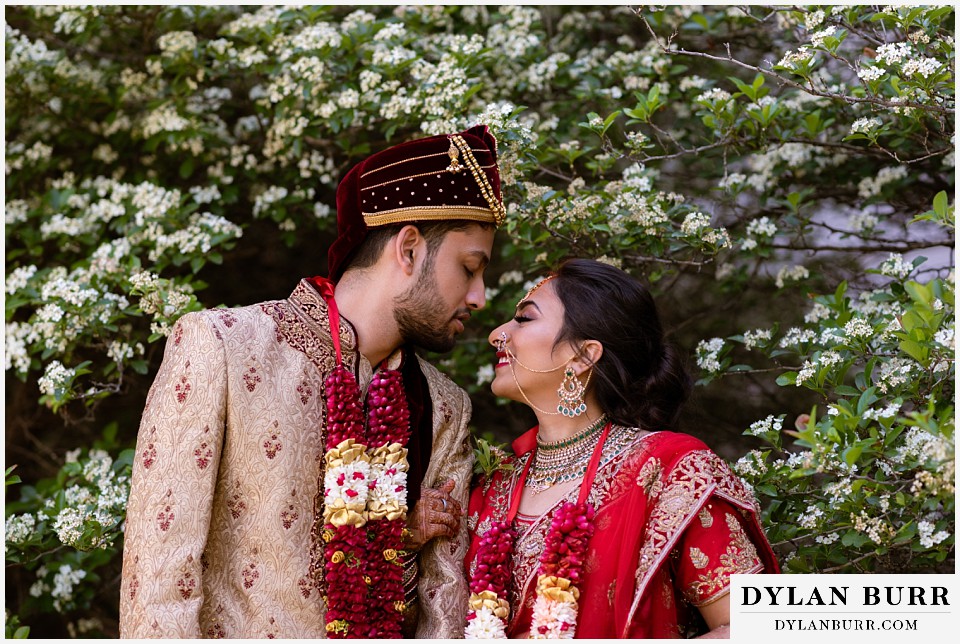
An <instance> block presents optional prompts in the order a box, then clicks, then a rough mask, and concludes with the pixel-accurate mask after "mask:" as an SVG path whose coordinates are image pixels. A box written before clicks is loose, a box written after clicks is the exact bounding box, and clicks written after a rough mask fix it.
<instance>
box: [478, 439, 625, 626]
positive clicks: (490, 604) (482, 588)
mask: <svg viewBox="0 0 960 644" xmlns="http://www.w3.org/2000/svg"><path fill="white" fill-rule="evenodd" d="M609 431H610V424H609V423H608V424H607V426H606V427H605V428H604V430H603V432H602V433H601V435H600V438H599V440H598V443H597V446H596V447H595V448H594V454H593V457H592V458H591V459H590V464H589V466H588V468H587V472H586V473H585V475H584V477H583V481H582V482H581V484H580V493H579V495H578V498H577V502H576V503H571V502H569V501H568V502H565V503H564V504H563V505H561V506H560V507H559V508H558V509H557V511H556V513H555V514H554V516H553V519H552V520H551V522H550V529H549V530H548V532H547V535H546V538H545V539H544V549H543V552H542V553H541V555H540V566H539V569H538V572H537V577H538V595H539V594H540V592H541V588H540V582H541V580H545V581H546V582H547V586H548V587H549V586H553V588H551V589H549V590H547V592H548V593H554V594H555V596H557V597H566V601H568V602H570V601H571V600H572V604H571V605H572V607H573V609H572V610H571V612H570V614H571V615H573V618H572V619H571V620H570V621H569V622H567V621H563V622H561V623H556V622H553V623H552V624H550V626H547V625H540V626H537V625H536V623H533V624H531V626H533V627H536V628H537V632H533V633H531V637H534V638H543V637H545V636H560V637H571V636H572V635H573V632H574V629H575V628H576V599H577V597H578V596H579V590H578V589H577V585H578V584H579V583H580V582H581V581H583V568H584V564H585V561H586V551H587V545H588V544H589V542H590V538H591V537H592V536H593V533H594V529H595V524H594V518H595V517H596V509H595V508H594V507H593V506H592V505H590V504H589V503H588V502H587V496H588V494H589V491H590V487H591V486H592V485H593V478H594V475H595V473H596V470H597V468H598V466H599V462H600V457H601V455H602V450H603V444H604V443H605V442H606V438H607V434H608V433H609ZM532 462H533V454H531V455H530V457H529V458H528V459H527V464H526V466H525V467H524V469H523V472H522V473H521V474H520V477H519V479H518V480H517V482H516V483H515V484H514V492H513V498H512V500H511V504H510V508H509V510H508V511H507V514H506V517H505V518H504V519H503V520H498V521H493V523H492V524H491V525H490V527H489V528H488V529H487V531H486V532H484V533H483V535H481V537H480V543H479V544H478V546H477V554H476V557H475V562H476V567H475V568H474V571H473V573H472V574H471V577H470V593H471V596H470V607H469V609H468V612H467V628H466V631H465V635H466V637H467V638H468V639H491V638H505V637H507V634H506V627H507V624H508V623H509V617H510V615H509V605H508V604H507V601H506V595H507V584H509V582H510V577H511V575H512V574H513V569H512V565H511V564H512V561H511V553H512V550H513V544H514V540H515V539H516V530H515V529H514V528H513V525H512V524H513V519H514V517H515V516H516V514H517V511H518V510H519V506H520V496H521V494H522V492H523V487H524V483H525V481H526V478H527V473H528V472H529V470H530V464H531V463H532ZM546 578H552V579H546ZM481 613H482V615H481ZM475 620H476V623H474V622H475ZM534 622H536V620H534ZM551 627H553V632H552V633H551V632H549V631H551ZM556 633H561V635H556Z"/></svg>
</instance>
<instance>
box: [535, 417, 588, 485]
mask: <svg viewBox="0 0 960 644" xmlns="http://www.w3.org/2000/svg"><path fill="white" fill-rule="evenodd" d="M606 422H607V416H606V414H603V415H601V416H600V418H599V419H597V421H596V422H594V423H591V424H590V425H588V426H587V427H585V428H584V429H582V430H581V431H579V432H577V433H576V434H575V435H573V436H571V437H569V438H566V439H563V440H560V441H555V442H549V443H548V442H543V441H541V440H540V435H539V434H538V435H537V451H536V454H535V455H534V463H533V467H532V468H531V470H530V474H529V476H528V477H527V481H526V486H527V487H528V488H530V491H531V492H533V493H534V494H539V493H541V492H543V491H545V490H547V489H549V488H550V487H552V486H554V485H556V484H558V483H565V482H567V481H572V480H574V479H578V478H580V477H582V476H583V474H584V472H586V470H587V462H588V460H589V459H590V456H591V454H593V443H592V442H591V441H590V438H592V437H593V436H594V435H595V434H596V433H597V432H599V431H600V430H601V429H603V427H604V425H606Z"/></svg>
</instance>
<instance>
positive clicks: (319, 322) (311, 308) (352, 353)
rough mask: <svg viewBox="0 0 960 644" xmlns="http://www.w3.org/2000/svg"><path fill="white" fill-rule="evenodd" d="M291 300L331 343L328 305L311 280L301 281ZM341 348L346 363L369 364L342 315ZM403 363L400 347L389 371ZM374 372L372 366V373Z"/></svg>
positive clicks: (354, 331)
mask: <svg viewBox="0 0 960 644" xmlns="http://www.w3.org/2000/svg"><path fill="white" fill-rule="evenodd" d="M289 300H290V302H291V303H292V304H293V305H294V307H296V309H298V311H299V312H300V313H301V314H302V316H303V318H304V319H305V321H306V322H307V324H308V325H309V326H310V327H311V330H312V331H313V332H314V333H316V334H317V335H318V336H319V337H320V338H322V339H323V340H324V341H330V339H331V335H330V317H329V311H328V307H327V303H326V302H325V301H324V299H323V296H322V295H321V294H320V292H319V291H318V290H317V287H316V286H314V284H313V282H312V281H311V279H310V278H304V279H302V280H300V283H299V284H297V286H296V288H295V289H293V293H291V294H290V298H289ZM340 346H341V348H342V350H343V357H344V361H345V362H348V363H352V364H354V363H355V362H356V360H357V359H358V358H359V360H360V363H361V365H363V366H366V365H367V364H368V362H367V359H366V357H365V356H362V355H360V353H359V351H357V330H356V329H355V328H354V326H353V324H352V323H351V322H350V320H348V319H347V318H345V317H343V316H342V315H341V316H340ZM402 362H403V349H402V348H401V347H398V348H397V349H396V350H395V351H394V352H393V353H392V354H390V356H389V357H388V358H387V367H388V368H389V369H399V368H400V365H401V364H402ZM372 370H373V369H372V366H371V368H370V371H372ZM364 371H366V369H364ZM364 380H365V379H364Z"/></svg>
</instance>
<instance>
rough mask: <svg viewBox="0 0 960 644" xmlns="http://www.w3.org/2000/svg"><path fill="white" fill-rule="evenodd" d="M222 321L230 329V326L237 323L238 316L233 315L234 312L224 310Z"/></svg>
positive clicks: (221, 316)
mask: <svg viewBox="0 0 960 644" xmlns="http://www.w3.org/2000/svg"><path fill="white" fill-rule="evenodd" d="M220 321H221V322H223V326H225V327H227V328H228V329H229V328H230V327H232V326H233V325H234V324H236V323H237V318H236V316H234V315H233V313H231V312H229V311H224V312H223V313H221V314H220Z"/></svg>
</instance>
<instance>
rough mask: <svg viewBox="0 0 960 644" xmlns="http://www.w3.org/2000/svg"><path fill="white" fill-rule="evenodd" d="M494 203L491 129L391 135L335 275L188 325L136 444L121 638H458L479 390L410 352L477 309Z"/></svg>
mask: <svg viewBox="0 0 960 644" xmlns="http://www.w3.org/2000/svg"><path fill="white" fill-rule="evenodd" d="M503 218H504V208H503V204H502V201H501V197H500V180H499V170H498V166H497V148H496V140H495V139H494V137H493V136H492V135H491V134H490V133H489V132H488V131H487V128H486V127H485V126H476V127H474V128H471V129H469V130H467V131H465V132H461V133H459V134H451V135H441V136H435V137H430V138H427V139H420V140H416V141H410V142H408V143H404V144H400V145H397V146H394V147H392V148H388V149H386V150H383V151H382V152H380V153H377V154H375V155H373V156H371V157H370V158H368V159H366V160H365V161H363V162H361V163H360V164H359V165H357V166H356V167H354V168H353V169H352V170H351V171H350V172H349V173H348V174H347V175H346V177H345V178H344V179H343V181H342V182H341V184H340V186H339V188H338V190H337V225H338V237H337V239H336V241H335V242H334V243H333V245H332V246H331V247H330V249H329V252H328V268H329V276H330V279H329V280H327V279H324V278H319V277H315V278H308V279H303V280H301V281H300V283H299V284H298V285H297V287H296V288H295V289H294V291H293V293H292V294H291V295H290V297H289V298H287V299H285V300H278V301H271V302H263V303H260V304H256V305H253V306H247V307H244V308H237V309H212V310H207V311H202V312H199V313H193V314H188V315H185V316H184V317H183V318H181V319H180V320H179V321H178V323H177V324H176V325H175V326H174V328H173V331H172V333H171V335H170V337H169V339H168V341H167V346H166V351H165V354H164V359H163V364H162V365H161V367H160V371H159V373H158V374H157V377H156V380H155V382H154V384H153V387H152V388H151V390H150V393H149V395H148V397H147V402H146V407H145V409H144V413H143V418H142V421H141V425H140V433H139V436H138V441H137V451H136V460H135V463H134V470H133V478H132V484H131V491H130V499H129V504H128V509H127V521H126V528H125V546H124V553H123V580H122V585H121V604H120V630H121V635H122V636H123V637H265V638H270V637H286V638H301V637H324V636H325V635H326V634H327V633H336V634H341V635H343V634H345V635H347V636H360V637H385V636H397V635H399V634H400V631H399V629H400V628H401V625H402V627H403V629H404V630H403V634H404V635H406V636H408V637H409V636H413V635H414V634H415V635H416V636H417V637H430V638H452V637H459V636H460V635H461V634H462V632H463V631H462V629H463V624H462V621H463V620H462V616H463V614H464V610H465V606H466V601H467V596H468V590H467V586H466V582H465V580H464V576H463V570H462V560H463V555H464V552H465V549H466V526H465V525H462V524H461V521H460V516H461V512H462V510H461V508H462V507H464V506H465V504H466V499H467V495H468V493H469V489H468V487H469V480H470V475H471V466H472V452H471V449H470V446H469V442H468V430H467V422H468V420H469V417H470V411H471V407H470V401H469V399H468V398H467V395H466V393H465V392H464V391H463V390H461V389H460V388H459V387H457V386H456V385H454V384H453V383H452V382H451V381H450V380H449V379H447V378H446V377H445V376H444V375H442V374H441V373H440V372H439V371H437V370H436V369H435V368H434V367H432V366H431V365H430V364H428V363H427V362H425V361H423V360H422V359H420V358H419V357H418V356H417V355H416V354H415V353H414V351H413V347H422V348H425V349H429V350H432V351H448V350H449V349H451V348H452V347H453V345H454V342H455V339H456V336H457V335H458V334H459V333H461V332H462V331H463V325H464V322H465V321H466V320H467V319H468V318H469V317H470V314H471V312H472V311H474V310H476V309H480V308H482V307H483V306H484V304H485V296H484V283H483V271H484V269H485V267H486V265H487V263H488V262H489V260H490V255H491V250H492V245H493V237H494V232H495V229H496V227H497V226H499V225H500V224H501V223H502V222H503ZM368 391H372V393H370V394H369V395H367V394H368ZM351 419H352V420H351ZM374 426H376V427H378V428H380V429H381V430H382V432H383V435H384V436H385V437H386V438H384V440H383V444H384V447H383V450H387V446H388V444H389V443H390V442H394V443H399V445H396V446H395V447H394V448H391V450H387V451H390V454H387V451H380V452H376V451H375V450H374V449H373V448H374V447H376V445H374V443H375V439H374V438H373V437H372V435H373V434H374V433H375V432H374V429H373V428H374ZM378 431H379V430H378ZM347 438H350V439H353V443H350V442H347V441H346V440H345V439H347ZM367 443H369V445H366V449H367V451H366V452H364V446H365V444H367ZM356 444H359V450H358V449H352V448H351V446H352V445H356ZM400 447H404V448H406V449H405V450H403V449H399V448H400ZM358 454H359V456H357V455H358ZM371 454H372V455H373V456H371ZM385 454H386V456H385ZM356 459H358V460H356ZM364 459H366V460H364ZM378 459H379V460H378ZM384 459H386V461H384ZM377 463H380V465H377ZM384 463H386V464H384ZM377 467H379V468H380V469H379V470H378V469H377ZM377 473H379V474H377ZM377 477H379V478H377ZM391 477H392V478H391ZM404 477H405V480H404ZM385 481H387V482H389V485H387V484H386V483H385ZM378 483H379V484H380V485H379V487H378V486H377V484H378ZM358 495H359V496H358ZM364 498H367V499H368V501H367V503H366V505H365V504H364V502H363V499H364ZM358 499H359V502H357V501H358ZM407 508H409V510H408V511H406V512H405V511H404V510H406V509H407ZM391 526H396V528H395V529H394V528H393V527H391ZM401 528H402V529H401ZM391 535H393V536H391ZM381 539H382V540H383V541H380V540H381ZM390 539H393V540H394V541H392V542H391V541H390ZM374 543H376V544H378V545H377V547H376V548H374V546H373V544H374ZM384 544H386V545H384ZM391 544H394V545H396V546H397V547H396V548H394V547H391ZM381 555H382V556H381ZM384 561H387V562H388V563H387V564H385V563H384ZM391 579H392V580H393V581H392V582H391V581H390V580H391ZM391 583H392V584H393V585H391ZM391 593H392V594H391ZM401 623H402V624H401Z"/></svg>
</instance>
